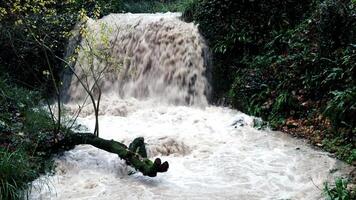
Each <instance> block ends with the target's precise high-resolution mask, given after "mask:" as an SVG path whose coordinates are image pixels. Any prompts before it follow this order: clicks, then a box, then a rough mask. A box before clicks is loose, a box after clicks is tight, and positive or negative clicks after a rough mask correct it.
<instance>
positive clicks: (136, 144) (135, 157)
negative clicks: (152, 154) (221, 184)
mask: <svg viewBox="0 0 356 200" xmlns="http://www.w3.org/2000/svg"><path fill="white" fill-rule="evenodd" d="M56 138H58V136H57V137H56ZM55 143H56V144H55V145H54V146H57V148H58V149H63V148H68V147H74V146H75V145H80V144H89V145H92V146H94V147H97V148H99V149H102V150H105V151H107V152H110V153H115V154H117V155H118V156H119V157H120V158H121V159H123V160H125V161H126V163H127V164H128V165H130V166H132V167H134V168H135V169H136V170H137V171H140V172H142V174H143V175H145V176H150V177H155V176H157V173H159V172H166V171H167V170H168V168H169V164H168V162H167V161H166V162H164V163H161V159H160V158H156V159H155V161H154V162H152V161H151V160H149V159H148V158H147V157H146V155H147V154H146V149H145V147H144V140H143V138H136V139H135V140H134V141H133V142H132V143H131V144H130V148H128V147H127V146H126V145H124V144H122V143H120V142H117V141H114V140H105V139H102V138H100V137H97V136H95V135H94V134H92V133H74V132H70V133H67V134H65V136H64V137H63V135H62V137H61V139H56V142H55ZM54 146H52V145H51V147H50V148H54ZM47 148H48V147H47Z"/></svg>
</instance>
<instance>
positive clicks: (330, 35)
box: [184, 0, 356, 162]
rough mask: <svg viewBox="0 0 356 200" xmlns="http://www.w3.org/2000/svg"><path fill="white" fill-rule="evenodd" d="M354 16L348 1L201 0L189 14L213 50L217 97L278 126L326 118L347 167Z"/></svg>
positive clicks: (328, 135)
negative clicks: (314, 118) (293, 120)
mask: <svg viewBox="0 0 356 200" xmlns="http://www.w3.org/2000/svg"><path fill="white" fill-rule="evenodd" d="M355 16H356V9H355V4H354V2H351V1H349V0H346V1H336V0H321V1H319V0H306V1H294V0H283V1H244V0H241V1H240V0H239V1H232V0H224V1H223V0H196V1H194V2H193V3H192V4H190V6H188V7H187V9H186V10H185V12H184V18H185V20H187V21H195V22H196V23H197V24H199V28H200V30H201V31H202V33H203V35H204V36H205V38H206V39H207V40H208V43H209V45H210V47H212V49H213V53H214V55H213V56H214V69H213V87H214V91H215V94H214V95H215V96H214V97H213V98H215V100H217V101H218V100H220V99H221V98H225V99H227V102H228V103H229V104H231V105H233V106H234V107H235V108H238V109H240V110H241V111H244V112H247V113H249V114H253V115H256V116H259V117H262V118H263V119H264V120H267V121H269V122H270V124H271V125H272V127H275V128H281V126H285V125H286V124H285V122H286V121H287V120H286V119H290V118H292V119H298V120H299V119H300V120H299V121H304V120H305V119H307V120H310V121H312V120H313V119H312V117H314V116H317V117H318V116H321V115H323V116H325V117H327V118H328V119H329V120H330V123H331V125H328V123H325V124H326V125H320V126H324V127H323V131H321V132H322V133H321V134H320V133H319V136H320V138H321V139H325V141H326V140H327V141H334V140H337V141H338V142H327V143H329V144H333V145H325V148H326V149H329V150H332V151H333V152H338V153H337V154H338V157H339V158H342V159H344V160H347V161H348V162H352V160H354V159H352V158H353V157H352V156H350V155H353V153H352V152H353V149H355V148H356V147H355V145H356V142H355V139H356V138H355V135H356V134H355V117H354V116H355V102H356V98H355V78H354V77H355V74H356V72H355V66H356V65H355V63H356V45H355V44H356V40H355V33H356V18H355ZM317 126H319V125H317ZM330 127H333V129H332V130H328V131H327V129H330ZM324 130H325V131H324ZM328 147H332V148H328ZM338 148H339V149H338Z"/></svg>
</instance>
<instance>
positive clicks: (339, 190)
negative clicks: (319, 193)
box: [324, 178, 351, 200]
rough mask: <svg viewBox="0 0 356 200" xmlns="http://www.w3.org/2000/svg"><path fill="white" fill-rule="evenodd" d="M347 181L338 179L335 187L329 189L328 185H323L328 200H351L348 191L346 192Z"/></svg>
mask: <svg viewBox="0 0 356 200" xmlns="http://www.w3.org/2000/svg"><path fill="white" fill-rule="evenodd" d="M347 184H348V180H346V179H341V178H338V179H336V180H335V185H334V186H332V187H330V186H329V185H328V183H325V184H324V194H325V196H326V197H327V199H329V200H351V194H350V191H348V190H347Z"/></svg>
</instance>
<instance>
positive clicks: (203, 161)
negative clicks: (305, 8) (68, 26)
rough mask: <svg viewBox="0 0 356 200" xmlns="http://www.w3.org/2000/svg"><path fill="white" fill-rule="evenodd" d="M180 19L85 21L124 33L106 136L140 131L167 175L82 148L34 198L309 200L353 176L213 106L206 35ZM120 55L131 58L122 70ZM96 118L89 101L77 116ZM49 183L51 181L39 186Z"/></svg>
mask: <svg viewBox="0 0 356 200" xmlns="http://www.w3.org/2000/svg"><path fill="white" fill-rule="evenodd" d="M177 17H178V15H177V14H172V13H168V14H138V15H135V14H115V15H109V16H107V17H105V18H103V19H102V20H101V21H97V22H95V21H90V22H89V23H90V27H98V26H99V22H102V21H105V22H107V24H109V25H110V26H111V27H116V28H117V29H118V30H121V31H123V33H121V32H118V31H116V30H113V31H111V32H112V34H114V35H118V33H120V34H122V35H121V36H119V37H118V38H119V40H120V41H121V42H117V43H112V44H115V45H114V46H115V48H117V49H120V50H118V51H113V52H111V53H112V58H114V59H113V60H114V61H112V62H111V63H115V64H113V65H112V66H110V69H111V71H110V70H109V71H106V72H105V76H104V78H103V79H102V82H101V86H102V88H103V98H102V103H101V108H100V109H101V111H100V137H102V138H105V139H114V140H116V141H119V142H123V143H124V144H126V145H128V144H129V143H130V142H131V141H132V140H133V139H135V138H136V137H144V138H145V143H146V148H147V150H148V156H149V157H150V158H151V159H154V158H156V157H160V158H161V159H162V160H163V161H166V160H167V161H168V162H169V165H170V167H169V170H168V172H166V173H161V174H158V176H157V177H154V178H150V177H145V176H143V175H142V174H141V173H139V172H137V173H133V174H132V172H133V169H132V168H131V167H128V166H127V165H126V164H125V162H124V161H122V160H121V159H120V158H119V157H118V156H117V155H115V154H111V153H108V152H105V151H102V150H100V149H97V148H95V147H92V146H89V145H79V146H76V147H75V149H73V150H70V151H67V152H65V153H64V155H62V156H58V158H56V163H57V167H56V171H55V175H53V176H43V177H41V178H39V179H38V180H36V181H34V182H33V185H34V189H33V192H32V194H31V197H30V199H58V200H59V199H61V200H67V199H71V200H91V199H96V200H112V199H162V200H166V199H201V200H205V199H242V200H244V199H246V200H251V199H252V200H253V199H307V200H312V199H322V196H321V193H322V191H321V190H322V188H323V183H324V182H325V181H331V180H333V178H334V176H339V175H342V174H346V173H348V171H349V170H350V169H349V167H348V166H347V165H346V164H344V163H343V162H340V161H338V160H336V159H334V158H331V157H330V156H329V155H328V153H325V152H322V151H319V150H316V149H314V148H312V147H310V146H309V145H307V144H306V142H305V141H302V140H300V139H295V138H292V137H290V136H289V135H287V134H284V133H280V132H274V131H269V130H257V129H255V128H254V118H253V117H250V116H248V115H245V114H243V113H241V112H239V111H236V110H233V109H229V108H225V107H217V106H211V105H208V100H207V99H208V98H207V95H208V94H209V90H210V87H209V85H208V81H207V80H208V78H206V76H207V75H208V69H207V67H208V65H209V64H208V63H209V61H208V59H209V58H208V57H207V56H208V53H207V50H206V46H205V44H204V40H203V39H202V38H201V36H200V35H199V33H198V30H197V27H196V26H195V25H193V24H188V23H185V22H182V21H180V20H179V19H178V18H177ZM125 27H126V28H127V27H133V28H132V29H126V28H125ZM94 30H98V28H93V32H95V31H94ZM125 30H126V31H125ZM110 38H111V39H110V41H113V40H116V39H115V38H117V37H116V36H115V37H110ZM124 38H126V39H124ZM181 40H182V41H183V42H181ZM124 41H127V42H124ZM151 42H152V43H151ZM116 45H119V46H117V47H116ZM120 45H121V46H120ZM83 46H84V45H83ZM144 47H145V48H144ZM141 48H143V50H141ZM136 53H137V54H136ZM80 54H81V53H79V57H80V56H81V55H80ZM83 55H84V54H83ZM123 55H128V56H127V61H125V62H127V63H130V64H123V65H122V68H121V70H119V71H118V72H116V71H115V70H114V69H115V66H117V64H118V63H120V62H122V60H121V59H122V56H123ZM168 55H169V56H168ZM148 60H150V61H148ZM171 61H172V62H171ZM96 62H97V61H96ZM149 63H150V64H149ZM189 63H192V65H190V64H189ZM82 64H83V65H85V62H83V63H82ZM77 65H78V64H77ZM98 65H99V67H97V68H95V69H100V63H99V64H98ZM96 66H97V65H96ZM76 67H78V66H76ZM147 68H149V69H147ZM145 69H147V70H148V71H146V72H144V71H145ZM83 71H84V70H83ZM136 72H137V73H136ZM78 74H80V75H81V76H82V75H83V73H82V72H81V71H80V70H79V71H78ZM166 77H168V78H166ZM194 77H195V78H194ZM70 82H71V83H72V85H71V86H70V87H69V89H68V91H67V95H68V98H67V101H68V102H67V103H68V104H67V107H68V108H69V109H70V110H72V111H73V112H74V110H75V107H76V104H77V103H78V104H79V102H80V100H82V99H83V96H85V93H84V92H83V91H82V89H81V88H80V85H79V84H78V83H76V81H75V78H73V77H72V80H71V81H70ZM94 120H95V118H94V116H93V115H92V111H91V109H90V105H89V106H87V107H85V109H84V110H83V113H82V115H81V116H80V117H79V118H78V122H79V123H81V124H82V125H84V126H86V127H88V128H89V129H90V130H93V129H94ZM129 174H130V175H129ZM43 180H45V181H46V182H47V183H48V181H49V183H48V184H47V187H44V188H42V190H37V189H36V188H38V187H39V185H41V183H42V181H43Z"/></svg>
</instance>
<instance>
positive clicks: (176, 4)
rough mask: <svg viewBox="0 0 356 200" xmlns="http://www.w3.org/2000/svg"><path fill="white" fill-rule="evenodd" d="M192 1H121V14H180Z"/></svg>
mask: <svg viewBox="0 0 356 200" xmlns="http://www.w3.org/2000/svg"><path fill="white" fill-rule="evenodd" d="M193 1H194V0H123V1H122V6H121V10H122V12H131V13H155V12H182V11H183V10H184V9H185V8H186V7H187V6H188V5H189V4H190V3H192V2H193Z"/></svg>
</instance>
